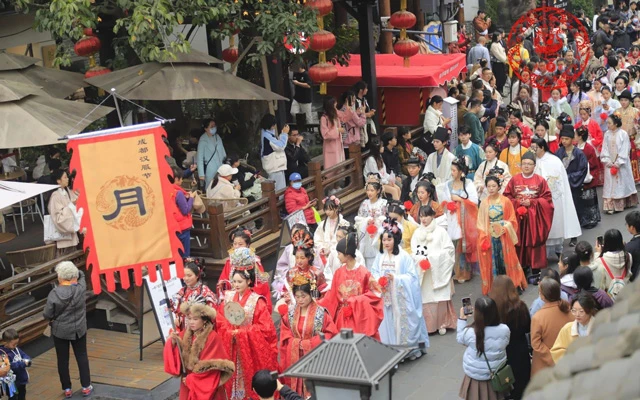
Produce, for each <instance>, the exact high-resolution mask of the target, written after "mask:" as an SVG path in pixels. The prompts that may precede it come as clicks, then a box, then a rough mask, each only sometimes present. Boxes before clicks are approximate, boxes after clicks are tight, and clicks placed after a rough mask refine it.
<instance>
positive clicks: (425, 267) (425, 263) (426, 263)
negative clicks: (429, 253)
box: [420, 258, 431, 271]
mask: <svg viewBox="0 0 640 400" xmlns="http://www.w3.org/2000/svg"><path fill="white" fill-rule="evenodd" d="M420 268H422V270H423V271H426V270H428V269H429V268H431V262H430V261H429V260H428V259H426V258H425V259H424V260H422V261H420Z"/></svg>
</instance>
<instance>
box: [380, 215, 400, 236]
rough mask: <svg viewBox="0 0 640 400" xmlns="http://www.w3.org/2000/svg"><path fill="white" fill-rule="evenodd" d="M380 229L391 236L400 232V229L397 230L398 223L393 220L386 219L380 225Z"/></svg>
mask: <svg viewBox="0 0 640 400" xmlns="http://www.w3.org/2000/svg"><path fill="white" fill-rule="evenodd" d="M382 228H383V229H384V230H385V231H389V232H391V233H393V234H396V233H398V232H399V231H400V228H398V223H397V222H396V220H395V219H393V218H387V219H386V220H385V221H384V222H383V223H382Z"/></svg>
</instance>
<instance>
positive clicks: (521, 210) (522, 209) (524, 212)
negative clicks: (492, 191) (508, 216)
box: [516, 206, 528, 217]
mask: <svg viewBox="0 0 640 400" xmlns="http://www.w3.org/2000/svg"><path fill="white" fill-rule="evenodd" d="M527 212H528V211H527V208H526V207H525V206H520V207H518V208H516V214H518V215H519V216H521V217H524V216H525V215H527Z"/></svg>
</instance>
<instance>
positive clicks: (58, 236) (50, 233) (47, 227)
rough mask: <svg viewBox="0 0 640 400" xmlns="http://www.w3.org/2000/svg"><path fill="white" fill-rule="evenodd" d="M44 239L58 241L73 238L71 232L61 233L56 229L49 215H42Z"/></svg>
mask: <svg viewBox="0 0 640 400" xmlns="http://www.w3.org/2000/svg"><path fill="white" fill-rule="evenodd" d="M43 223H44V241H45V243H46V242H58V241H61V240H71V239H73V235H74V234H73V233H62V232H60V231H58V229H57V228H56V226H55V224H54V223H53V220H52V219H51V215H45V216H44V222H43Z"/></svg>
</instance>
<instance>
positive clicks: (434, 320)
mask: <svg viewBox="0 0 640 400" xmlns="http://www.w3.org/2000/svg"><path fill="white" fill-rule="evenodd" d="M419 215H420V226H419V227H418V229H416V231H415V232H414V233H413V236H412V237H411V255H412V256H413V259H414V260H415V261H416V265H417V266H418V274H419V278H420V289H421V294H422V315H423V316H424V320H425V322H426V324H427V332H429V333H433V332H436V331H437V332H438V333H439V334H440V335H444V334H445V333H446V332H447V329H456V323H457V320H458V318H457V316H456V311H455V309H454V308H453V302H452V301H451V296H452V295H453V278H452V272H453V265H454V264H455V260H456V252H455V248H454V247H453V242H452V241H451V238H450V237H449V234H448V233H447V230H446V229H444V228H443V227H441V226H439V225H438V223H437V222H436V221H435V219H434V217H435V215H436V213H435V211H434V210H433V209H432V208H431V207H420V211H419Z"/></svg>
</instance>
